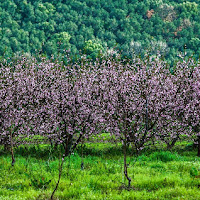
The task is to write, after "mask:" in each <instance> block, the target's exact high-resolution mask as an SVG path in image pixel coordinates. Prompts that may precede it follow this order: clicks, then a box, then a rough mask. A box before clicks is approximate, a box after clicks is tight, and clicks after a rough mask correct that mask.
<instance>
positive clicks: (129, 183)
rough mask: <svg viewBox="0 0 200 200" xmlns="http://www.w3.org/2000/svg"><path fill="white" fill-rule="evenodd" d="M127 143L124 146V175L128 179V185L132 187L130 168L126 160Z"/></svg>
mask: <svg viewBox="0 0 200 200" xmlns="http://www.w3.org/2000/svg"><path fill="white" fill-rule="evenodd" d="M126 148H127V146H126V143H125V144H124V146H123V151H124V175H125V177H126V179H127V180H128V187H129V188H130V186H131V178H130V177H129V176H128V170H127V162H126Z"/></svg>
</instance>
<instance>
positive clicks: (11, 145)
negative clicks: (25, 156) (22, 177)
mask: <svg viewBox="0 0 200 200" xmlns="http://www.w3.org/2000/svg"><path fill="white" fill-rule="evenodd" d="M10 151H11V155H12V166H14V164H15V157H14V150H13V140H12V131H11V133H10Z"/></svg>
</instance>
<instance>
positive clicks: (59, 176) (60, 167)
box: [50, 156, 65, 200]
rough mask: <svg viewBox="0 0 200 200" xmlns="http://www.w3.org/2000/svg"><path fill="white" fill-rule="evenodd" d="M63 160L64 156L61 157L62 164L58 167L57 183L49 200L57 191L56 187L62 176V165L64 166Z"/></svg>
mask: <svg viewBox="0 0 200 200" xmlns="http://www.w3.org/2000/svg"><path fill="white" fill-rule="evenodd" d="M64 158H65V156H63V157H62V162H61V165H60V166H59V175H58V181H57V183H56V187H55V189H54V190H53V192H52V194H51V198H50V199H51V200H53V197H54V194H55V192H56V190H57V189H58V185H59V183H60V179H61V175H62V170H63V164H64Z"/></svg>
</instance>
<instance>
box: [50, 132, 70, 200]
mask: <svg viewBox="0 0 200 200" xmlns="http://www.w3.org/2000/svg"><path fill="white" fill-rule="evenodd" d="M71 146H72V136H71V135H70V136H69V138H67V139H66V141H65V153H64V155H63V156H62V161H61V164H60V166H59V175H58V181H57V183H56V187H55V189H54V190H53V192H52V194H51V198H50V199H51V200H53V197H54V194H55V192H56V190H57V189H58V185H59V183H60V179H61V175H62V171H63V164H64V160H65V158H66V157H67V156H69V155H70V151H71Z"/></svg>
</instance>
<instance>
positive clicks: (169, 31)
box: [0, 0, 200, 64]
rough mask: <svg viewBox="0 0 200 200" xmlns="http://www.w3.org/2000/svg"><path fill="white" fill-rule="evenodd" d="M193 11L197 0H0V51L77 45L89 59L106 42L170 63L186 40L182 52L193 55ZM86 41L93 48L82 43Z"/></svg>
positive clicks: (59, 50)
mask: <svg viewBox="0 0 200 200" xmlns="http://www.w3.org/2000/svg"><path fill="white" fill-rule="evenodd" d="M199 11H200V7H199V1H198V0H194V1H186V2H185V1H182V0H180V1H169V0H162V1H161V0H158V1H153V0H145V1H139V0H134V1H129V0H123V1H122V0H121V1H116V0H110V1H107V0H101V1H100V0H96V1H92V0H84V1H83V0H74V1H61V0H59V1H54V0H35V1H33V0H24V1H19V0H13V1H10V0H2V1H0V23H1V28H0V55H1V56H6V57H11V56H12V54H13V53H17V52H20V53H23V52H28V53H31V54H34V55H35V54H37V53H41V52H42V53H44V54H46V55H48V56H51V55H52V54H53V55H54V56H57V55H58V54H65V51H66V50H71V53H72V55H73V56H74V55H75V54H78V53H79V51H80V50H83V52H84V53H86V54H88V55H89V58H93V59H94V58H95V57H99V56H102V53H104V54H106V51H107V50H108V49H112V48H115V49H117V50H119V51H122V54H123V55H125V56H129V57H131V56H132V55H133V52H135V53H136V54H141V55H142V54H144V52H145V51H146V50H147V49H148V50H150V52H151V54H154V55H155V54H158V53H159V52H160V53H161V54H163V56H164V57H165V58H166V59H167V60H168V61H169V62H170V63H171V64H173V61H172V60H176V59H177V54H178V51H183V50H184V45H185V44H186V45H187V50H186V51H187V53H188V54H187V55H188V56H190V55H192V54H193V53H194V56H195V58H196V59H198V57H199V54H200V50H199V48H198V47H199V44H200V28H199V27H200V17H199V16H200V13H199ZM63 33H65V36H67V37H60V36H63ZM59 38H60V39H61V40H60V41H58V40H59ZM88 41H92V42H93V44H98V45H93V47H95V46H96V47H97V49H94V48H89V49H88V48H87V47H88ZM100 50H101V51H102V53H100Z"/></svg>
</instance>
